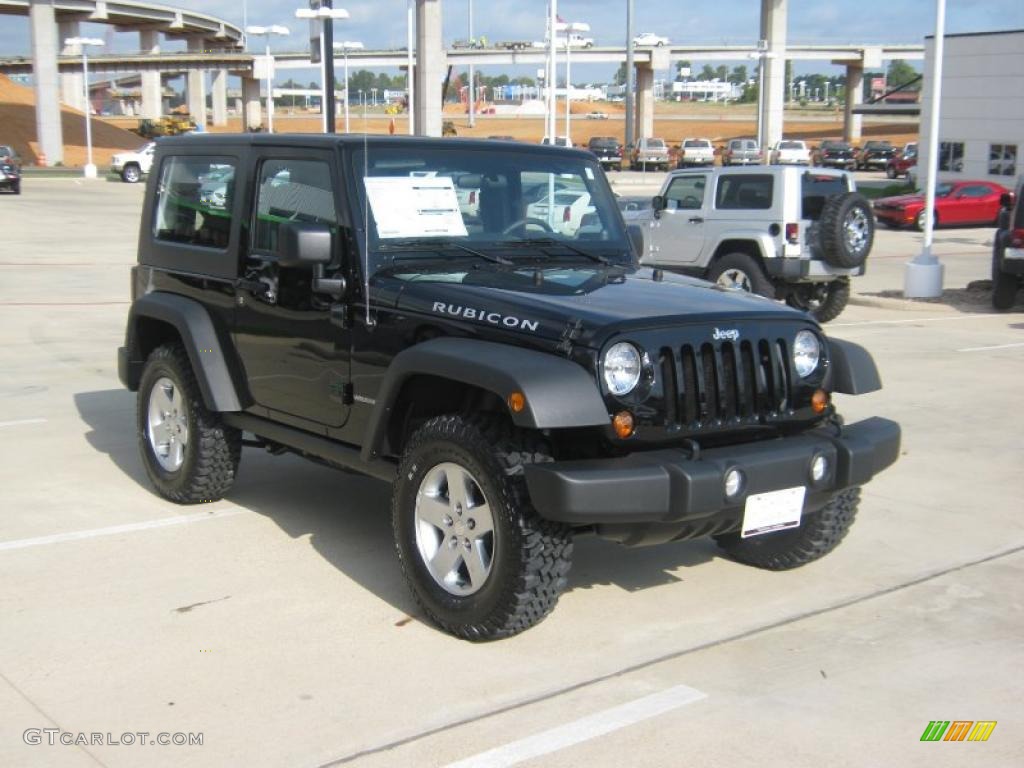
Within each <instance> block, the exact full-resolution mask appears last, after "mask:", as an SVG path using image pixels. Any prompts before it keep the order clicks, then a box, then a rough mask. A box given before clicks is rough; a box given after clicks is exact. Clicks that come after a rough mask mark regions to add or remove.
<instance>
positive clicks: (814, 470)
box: [811, 456, 828, 483]
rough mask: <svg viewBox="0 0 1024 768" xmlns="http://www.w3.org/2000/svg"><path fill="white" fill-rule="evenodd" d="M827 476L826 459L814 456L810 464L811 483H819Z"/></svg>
mask: <svg viewBox="0 0 1024 768" xmlns="http://www.w3.org/2000/svg"><path fill="white" fill-rule="evenodd" d="M827 474H828V459H826V458H825V457H824V456H815V457H814V461H812V462H811V482H812V483H820V482H821V481H822V480H824V479H825V475H827Z"/></svg>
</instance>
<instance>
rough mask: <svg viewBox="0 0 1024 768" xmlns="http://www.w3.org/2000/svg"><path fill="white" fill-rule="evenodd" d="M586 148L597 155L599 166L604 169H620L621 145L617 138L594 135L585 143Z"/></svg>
mask: <svg viewBox="0 0 1024 768" xmlns="http://www.w3.org/2000/svg"><path fill="white" fill-rule="evenodd" d="M587 149H589V150H590V151H591V152H592V153H593V154H594V156H595V157H597V159H598V161H599V162H600V163H601V167H602V168H604V169H605V170H606V171H607V170H609V169H615V170H616V171H621V170H622V145H621V144H620V143H619V140H618V139H615V138H613V137H611V136H595V137H593V138H592V139H591V140H590V141H589V142H588V143H587Z"/></svg>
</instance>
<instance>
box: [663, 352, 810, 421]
mask: <svg viewBox="0 0 1024 768" xmlns="http://www.w3.org/2000/svg"><path fill="white" fill-rule="evenodd" d="M661 372H662V376H663V380H664V382H665V405H666V419H667V421H668V422H669V423H670V424H677V425H679V426H681V427H683V428H685V429H687V430H704V429H714V428H721V427H729V426H742V425H748V424H763V423H766V422H769V421H773V420H776V419H778V418H780V417H782V416H785V415H786V414H787V413H788V412H790V411H791V409H792V403H791V398H792V391H793V380H792V373H791V370H790V366H789V355H788V353H787V349H786V342H785V341H784V340H783V339H760V340H753V341H746V340H744V341H736V342H732V341H726V342H723V343H720V344H712V343H703V344H684V345H682V346H681V347H665V348H663V349H662V350H661Z"/></svg>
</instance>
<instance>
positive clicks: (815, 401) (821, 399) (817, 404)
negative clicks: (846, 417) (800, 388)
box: [811, 389, 828, 413]
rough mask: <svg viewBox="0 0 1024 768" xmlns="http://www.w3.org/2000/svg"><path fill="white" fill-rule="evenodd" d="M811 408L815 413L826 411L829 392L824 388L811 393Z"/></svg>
mask: <svg viewBox="0 0 1024 768" xmlns="http://www.w3.org/2000/svg"><path fill="white" fill-rule="evenodd" d="M811 408H812V409H813V410H814V412H815V413H824V412H825V409H826V408H828V392H826V391H825V390H824V389H818V390H815V392H814V394H813V395H811Z"/></svg>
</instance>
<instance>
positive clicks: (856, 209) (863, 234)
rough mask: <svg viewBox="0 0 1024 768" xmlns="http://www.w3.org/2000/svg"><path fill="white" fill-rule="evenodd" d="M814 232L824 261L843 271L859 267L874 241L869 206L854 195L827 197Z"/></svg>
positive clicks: (854, 193) (857, 195) (862, 199)
mask: <svg viewBox="0 0 1024 768" xmlns="http://www.w3.org/2000/svg"><path fill="white" fill-rule="evenodd" d="M818 233H819V237H820V238H821V252H822V256H823V257H824V259H825V261H827V262H828V263H829V264H831V265H832V266H834V267H841V268H845V269H849V268H853V267H859V266H861V265H862V264H863V263H864V261H865V260H866V259H867V257H868V254H869V253H870V252H871V246H872V244H873V243H874V241H875V216H874V214H873V213H872V212H871V205H870V203H868V201H867V200H866V199H865V198H864V196H863V195H860V194H858V193H857V192H847V193H845V194H842V195H833V196H831V197H829V198H827V199H826V200H825V205H824V206H823V207H822V209H821V218H820V219H819V220H818Z"/></svg>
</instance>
